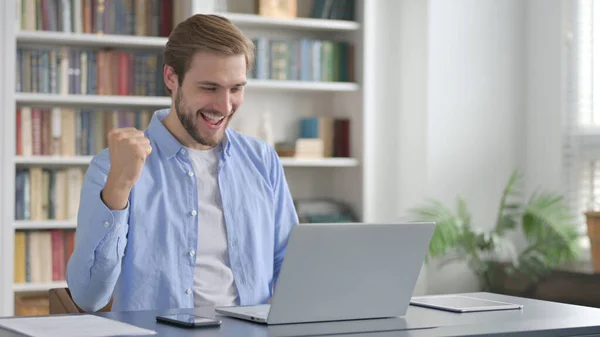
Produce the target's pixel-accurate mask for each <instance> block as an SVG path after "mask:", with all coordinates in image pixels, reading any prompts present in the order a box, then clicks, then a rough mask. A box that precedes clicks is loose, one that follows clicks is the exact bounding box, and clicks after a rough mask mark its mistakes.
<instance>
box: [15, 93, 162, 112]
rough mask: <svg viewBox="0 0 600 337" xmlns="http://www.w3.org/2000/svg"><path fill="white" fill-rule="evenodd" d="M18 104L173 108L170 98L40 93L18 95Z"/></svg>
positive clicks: (16, 97)
mask: <svg viewBox="0 0 600 337" xmlns="http://www.w3.org/2000/svg"><path fill="white" fill-rule="evenodd" d="M15 100H16V101H17V103H18V104H21V105H24V104H30V105H48V106H57V105H59V106H77V107H82V106H86V107H97V108H116V107H121V108H159V107H169V106H171V98H170V97H151V96H109V95H106V96H103V95H55V94H40V93H22V92H19V93H16V94H15Z"/></svg>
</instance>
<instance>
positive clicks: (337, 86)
mask: <svg viewBox="0 0 600 337" xmlns="http://www.w3.org/2000/svg"><path fill="white" fill-rule="evenodd" d="M246 88H248V89H269V90H290V91H293V90H296V91H334V92H335V91H338V92H344V91H356V90H358V89H359V85H358V84H356V83H351V82H315V81H281V80H256V79H249V80H248V84H247V85H246Z"/></svg>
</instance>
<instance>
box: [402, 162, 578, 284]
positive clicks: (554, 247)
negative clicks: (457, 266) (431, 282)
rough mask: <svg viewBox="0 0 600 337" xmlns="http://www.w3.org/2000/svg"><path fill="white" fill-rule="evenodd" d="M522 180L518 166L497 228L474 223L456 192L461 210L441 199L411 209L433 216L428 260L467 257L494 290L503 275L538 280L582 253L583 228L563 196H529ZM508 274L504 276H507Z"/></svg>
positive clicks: (420, 218) (501, 205) (421, 217)
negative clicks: (519, 243)
mask: <svg viewBox="0 0 600 337" xmlns="http://www.w3.org/2000/svg"><path fill="white" fill-rule="evenodd" d="M520 185H521V179H520V176H519V174H518V173H517V172H516V171H515V172H513V173H512V175H511V176H510V179H509V180H508V183H507V185H506V187H505V188H504V191H503V193H502V195H501V197H500V202H499V207H498V213H497V217H496V220H495V224H493V226H492V228H490V229H489V230H483V229H482V227H480V226H478V225H477V224H474V223H472V220H471V215H470V212H469V209H468V207H467V203H466V201H465V200H464V199H463V198H462V197H461V196H458V197H457V204H456V212H453V211H452V210H451V209H450V208H449V207H447V206H446V205H444V204H443V203H441V202H440V201H438V200H429V201H428V202H427V203H426V204H424V205H423V206H420V207H417V208H414V209H411V210H410V214H411V215H412V216H414V217H415V220H416V221H434V222H435V223H436V225H437V226H436V229H435V231H434V234H433V237H432V239H431V243H430V246H429V253H428V256H427V261H429V259H430V258H441V260H442V261H441V265H440V267H442V266H444V265H445V264H447V263H449V262H452V261H457V260H461V261H465V262H466V263H467V265H468V266H469V268H470V269H471V270H472V271H473V272H474V273H475V275H476V276H477V277H478V279H479V282H480V285H481V289H482V290H483V291H492V290H493V289H495V288H497V287H498V286H500V287H502V285H499V284H498V282H501V283H503V282H504V280H502V278H503V277H507V275H508V277H510V275H515V276H514V277H518V278H519V279H520V280H521V281H520V282H522V281H528V282H529V283H530V284H535V283H536V282H537V281H538V280H539V279H540V278H541V277H543V276H544V275H545V274H546V273H548V272H549V271H550V270H551V269H552V268H553V267H555V266H557V265H560V264H563V263H568V262H572V261H574V260H576V259H577V258H578V256H579V247H578V238H579V235H578V232H577V230H576V227H575V226H574V220H573V219H574V218H573V217H572V216H571V214H570V211H569V209H568V207H567V205H566V203H565V202H564V200H563V197H562V196H560V195H557V194H554V193H551V192H544V191H542V192H539V191H538V192H535V193H533V194H532V195H531V196H530V198H529V199H526V200H525V199H524V198H523V197H522V193H521V188H520ZM518 231H520V232H521V233H522V234H523V236H524V238H525V242H526V246H525V247H524V248H523V249H522V250H521V251H520V252H517V249H516V247H515V244H514V243H513V241H512V240H511V239H510V238H509V237H508V236H509V235H511V234H516V233H518ZM502 275H504V276H502Z"/></svg>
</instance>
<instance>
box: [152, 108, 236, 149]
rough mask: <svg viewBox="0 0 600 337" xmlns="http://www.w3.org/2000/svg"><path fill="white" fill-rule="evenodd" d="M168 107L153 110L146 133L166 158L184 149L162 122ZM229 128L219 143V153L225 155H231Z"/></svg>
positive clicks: (167, 112)
mask: <svg viewBox="0 0 600 337" xmlns="http://www.w3.org/2000/svg"><path fill="white" fill-rule="evenodd" d="M169 110H170V109H168V108H167V109H161V110H157V111H155V112H154V115H153V116H152V119H151V120H150V124H149V125H148V135H149V136H150V138H152V139H153V140H154V141H155V142H156V144H157V145H158V147H159V149H160V152H161V153H163V155H164V156H165V157H167V158H168V159H171V158H173V157H174V156H175V155H176V154H177V152H179V151H181V150H182V149H184V146H183V145H181V143H180V142H179V141H178V140H177V139H176V138H175V137H174V136H173V135H172V134H171V132H170V131H169V130H168V129H167V128H166V127H165V125H164V124H163V123H162V120H163V119H164V118H165V117H167V115H168V114H169ZM229 136H230V131H229V128H228V129H226V130H225V135H224V137H223V140H222V141H221V143H220V144H219V146H220V148H221V153H224V154H226V155H227V156H230V155H231V142H230V141H229Z"/></svg>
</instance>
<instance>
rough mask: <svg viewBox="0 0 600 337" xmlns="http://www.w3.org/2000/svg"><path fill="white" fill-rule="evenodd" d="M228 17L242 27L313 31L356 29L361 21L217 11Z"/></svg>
mask: <svg viewBox="0 0 600 337" xmlns="http://www.w3.org/2000/svg"><path fill="white" fill-rule="evenodd" d="M215 14H218V15H222V16H224V17H226V18H228V19H229V20H230V21H231V22H233V23H234V24H236V25H237V26H238V27H240V28H242V29H243V28H269V27H271V28H276V29H286V30H306V31H313V32H322V31H333V32H344V31H355V30H358V29H360V23H358V22H354V21H343V20H324V19H312V18H294V19H279V18H268V17H264V16H260V15H255V14H245V13H227V12H216V13H215Z"/></svg>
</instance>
